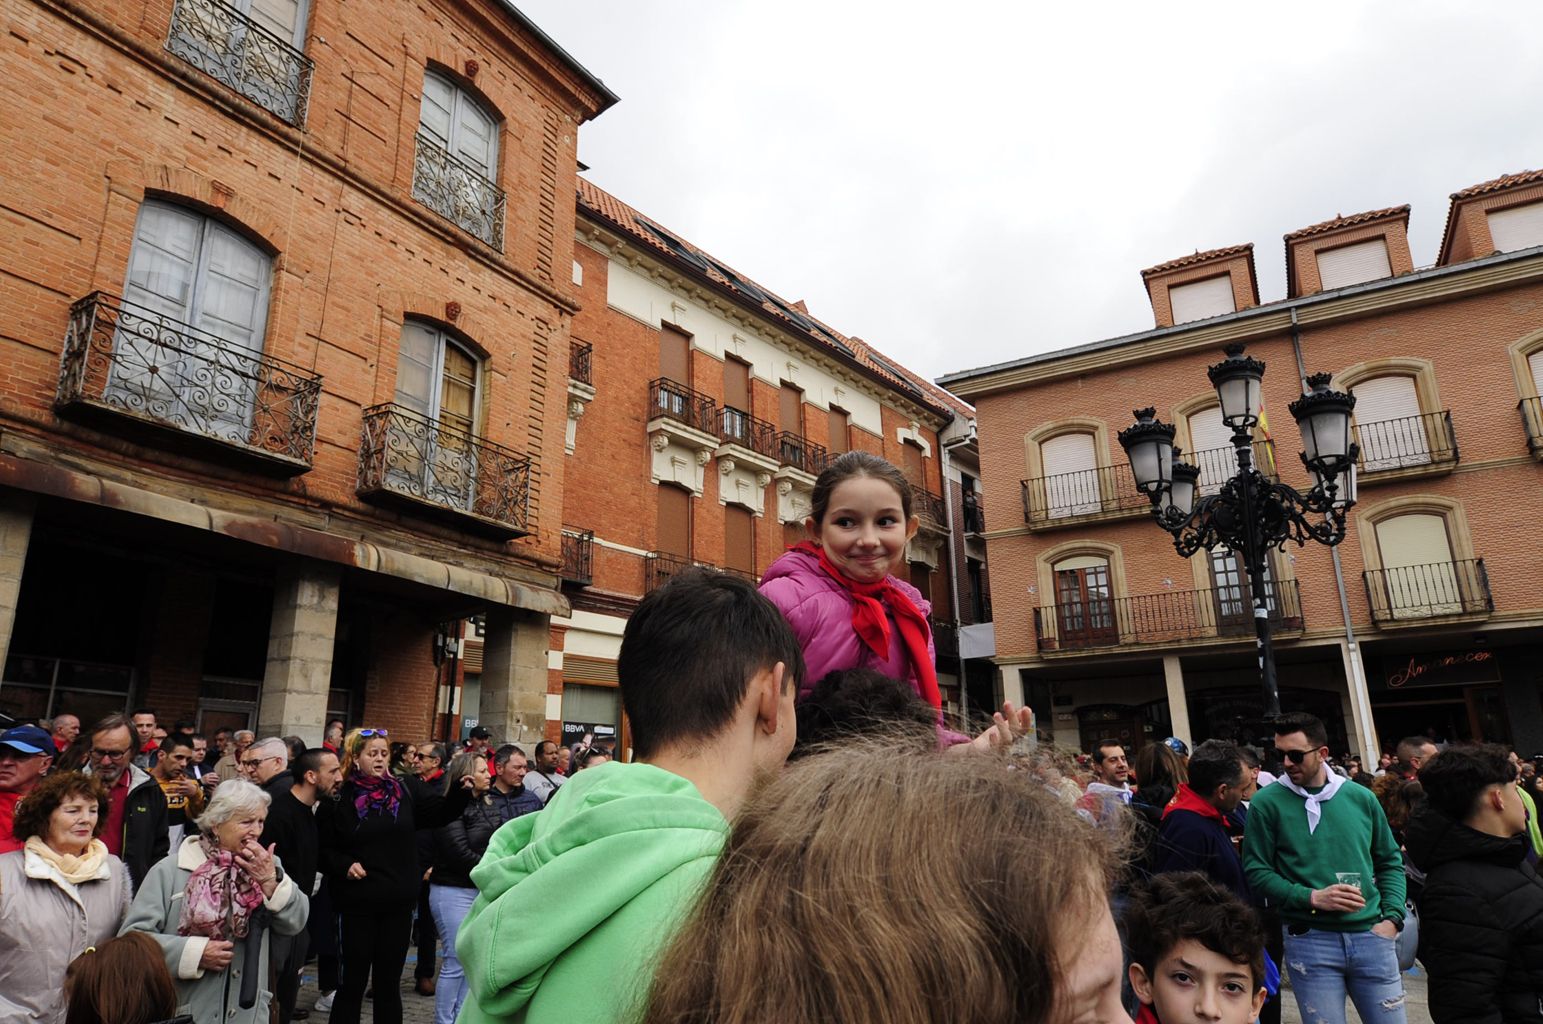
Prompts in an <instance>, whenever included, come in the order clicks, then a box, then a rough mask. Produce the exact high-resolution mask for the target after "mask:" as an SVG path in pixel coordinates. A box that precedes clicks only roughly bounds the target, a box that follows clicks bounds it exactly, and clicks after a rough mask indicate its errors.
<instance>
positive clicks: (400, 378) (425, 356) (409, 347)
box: [396, 320, 443, 419]
mask: <svg viewBox="0 0 1543 1024" xmlns="http://www.w3.org/2000/svg"><path fill="white" fill-rule="evenodd" d="M442 344H443V343H442V342H441V340H440V337H439V332H438V331H435V330H431V329H430V328H428V327H425V326H424V325H423V324H420V323H416V322H414V321H412V320H409V321H407V322H406V323H405V324H403V325H402V344H401V349H400V355H399V357H398V359H397V369H396V402H397V404H398V405H400V406H404V407H405V408H408V409H411V410H412V411H413V412H415V413H417V414H418V415H420V416H423V417H425V418H427V419H432V418H433V417H434V413H435V411H436V410H435V398H436V397H437V392H438V390H439V387H438V385H439V353H440V349H441V347H442Z"/></svg>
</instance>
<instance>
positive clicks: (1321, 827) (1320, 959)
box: [1243, 714, 1406, 1024]
mask: <svg viewBox="0 0 1543 1024" xmlns="http://www.w3.org/2000/svg"><path fill="white" fill-rule="evenodd" d="M1275 749H1276V751H1277V752H1279V754H1280V755H1281V760H1282V762H1283V763H1284V765H1285V771H1284V772H1283V774H1281V775H1280V776H1279V777H1278V778H1277V779H1276V780H1275V782H1273V783H1271V784H1270V785H1268V786H1265V787H1264V788H1263V789H1261V790H1260V791H1259V792H1258V794H1257V795H1256V796H1255V797H1254V799H1253V802H1252V803H1250V804H1249V809H1248V827H1247V828H1246V829H1245V830H1244V833H1243V873H1244V875H1245V876H1246V877H1247V879H1248V886H1249V889H1250V890H1252V892H1253V894H1254V897H1255V898H1256V899H1262V900H1263V901H1264V902H1265V905H1266V906H1268V907H1270V908H1271V909H1273V910H1275V911H1277V912H1278V913H1279V914H1280V916H1281V920H1282V921H1283V922H1284V923H1285V925H1286V937H1285V959H1286V962H1285V964H1284V965H1283V966H1284V967H1285V969H1286V970H1288V971H1289V972H1290V974H1291V989H1292V993H1293V994H1294V995H1295V996H1296V999H1297V1006H1298V1007H1299V1008H1300V1009H1301V1011H1302V1019H1303V1020H1308V1021H1313V1022H1315V1024H1344V1022H1345V998H1346V996H1347V995H1348V996H1349V998H1350V1000H1351V1001H1352V1002H1353V1003H1355V1007H1356V1011H1357V1012H1358V1013H1360V1015H1361V1020H1362V1021H1364V1022H1365V1024H1406V1017H1405V1013H1404V986H1403V979H1402V976H1401V975H1400V973H1399V970H1398V952H1397V949H1396V948H1395V947H1396V943H1395V940H1396V939H1397V936H1398V932H1399V930H1400V929H1402V928H1403V926H1404V890H1405V882H1404V860H1403V856H1402V854H1400V853H1399V849H1398V843H1397V842H1396V841H1395V840H1394V839H1393V831H1392V829H1390V828H1389V827H1388V819H1387V815H1385V814H1384V813H1383V811H1382V806H1381V805H1380V804H1378V803H1377V797H1376V796H1375V795H1373V793H1372V791H1371V790H1370V789H1367V788H1366V787H1365V786H1357V785H1355V784H1354V783H1351V782H1349V781H1348V780H1346V779H1345V778H1344V777H1343V776H1340V775H1336V774H1335V773H1334V772H1331V771H1330V770H1329V767H1328V764H1327V763H1326V759H1327V757H1328V754H1329V740H1328V734H1327V732H1326V731H1325V729H1324V727H1323V723H1322V722H1321V721H1319V720H1318V719H1317V718H1314V717H1313V716H1312V715H1303V714H1292V715H1282V716H1281V717H1280V718H1279V719H1277V720H1276V722H1275Z"/></svg>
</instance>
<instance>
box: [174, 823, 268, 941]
mask: <svg viewBox="0 0 1543 1024" xmlns="http://www.w3.org/2000/svg"><path fill="white" fill-rule="evenodd" d="M196 842H197V843H198V846H199V848H200V849H201V850H203V852H204V856H205V857H206V858H207V859H206V860H205V861H204V862H203V863H202V864H200V865H198V867H196V868H194V869H193V876H192V877H191V878H189V879H188V884H187V889H185V890H184V891H183V899H182V917H181V919H180V920H179V921H178V922H177V934H178V935H202V936H205V937H206V938H210V939H244V938H246V933H247V930H248V929H249V928H250V927H251V923H252V911H254V910H256V909H257V908H258V907H260V906H262V902H263V890H262V886H260V885H258V884H257V881H256V880H255V879H254V878H253V877H252V876H251V875H249V874H247V873H246V872H245V871H243V870H242V869H241V867H240V866H239V865H237V864H236V855H235V854H233V853H231V852H230V851H229V850H224V849H221V848H220V847H219V846H218V845H217V844H216V843H215V841H214V840H213V839H210V838H209V837H208V836H200V837H199V838H198V839H197V840H196ZM173 856H175V854H173Z"/></svg>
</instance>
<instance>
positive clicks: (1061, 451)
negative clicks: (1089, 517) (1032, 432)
mask: <svg viewBox="0 0 1543 1024" xmlns="http://www.w3.org/2000/svg"><path fill="white" fill-rule="evenodd" d="M1039 458H1040V463H1041V465H1042V467H1043V469H1044V476H1045V484H1044V488H1045V505H1046V510H1047V511H1048V513H1049V515H1050V517H1051V518H1053V519H1056V518H1062V517H1064V516H1071V515H1084V514H1087V513H1090V512H1097V511H1098V510H1099V508H1100V500H1101V494H1100V490H1099V480H1098V453H1097V448H1096V445H1095V443H1094V438H1093V435H1092V434H1085V433H1078V434H1061V435H1059V436H1057V437H1052V438H1051V439H1050V440H1048V441H1045V442H1044V443H1043V444H1041V445H1040V446H1039Z"/></svg>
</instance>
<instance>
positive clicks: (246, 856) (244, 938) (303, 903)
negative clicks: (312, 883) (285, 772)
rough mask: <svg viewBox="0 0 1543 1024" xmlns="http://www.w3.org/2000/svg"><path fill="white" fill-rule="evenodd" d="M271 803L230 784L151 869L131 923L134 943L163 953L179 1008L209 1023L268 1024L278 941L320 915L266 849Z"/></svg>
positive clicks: (246, 786)
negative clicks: (143, 940)
mask: <svg viewBox="0 0 1543 1024" xmlns="http://www.w3.org/2000/svg"><path fill="white" fill-rule="evenodd" d="M268 803H269V797H268V794H267V793H264V792H263V791H262V789H261V788H259V787H258V786H257V784H256V783H253V782H248V781H247V780H246V779H227V780H226V781H224V782H222V783H220V785H219V786H218V788H216V789H215V791H214V795H213V796H211V797H210V798H209V806H208V807H206V808H204V813H203V814H201V815H199V816H198V821H197V825H198V832H197V833H195V834H193V835H190V836H188V837H187V838H185V839H183V840H182V843H181V844H180V845H179V846H178V847H177V848H176V849H175V850H173V851H172V852H171V853H170V854H169V855H168V856H166V857H165V858H163V859H161V860H160V861H158V862H157V863H156V864H155V865H154V866H153V867H152V868H151V869H150V873H149V874H147V875H146V876H145V880H144V883H143V884H142V885H141V886H140V887H139V893H138V894H137V895H136V896H135V897H134V903H133V905H132V906H131V907H129V915H128V918H127V919H126V920H125V921H124V922H123V933H124V934H127V933H129V932H144V933H145V934H147V935H149V936H150V938H152V939H154V940H155V941H156V943H157V944H159V945H160V947H161V953H162V955H163V957H164V958H165V961H166V966H167V968H168V969H169V970H170V971H171V973H172V976H173V978H174V979H175V980H176V983H177V1001H178V1004H179V1006H181V1007H184V1008H186V1011H187V1012H189V1013H191V1014H192V1015H193V1017H194V1018H195V1019H197V1020H200V1021H216V1020H217V1021H222V1022H227V1021H235V1022H237V1024H241V1022H245V1024H265V1022H266V1021H267V1020H268V1006H269V1003H270V1002H271V1001H272V999H273V993H272V992H270V991H269V990H268V988H267V985H268V961H269V948H268V947H269V945H270V943H269V941H268V932H270V931H271V932H273V933H275V934H278V935H298V934H299V933H300V930H301V929H303V928H304V927H305V922H306V917H307V915H308V914H309V911H310V901H309V899H308V897H307V896H306V894H305V893H303V892H301V891H300V890H299V888H298V887H297V886H296V885H295V883H294V882H292V881H291V880H290V879H289V878H288V877H287V876H286V875H285V874H284V872H283V866H282V865H281V864H280V863H279V859H278V858H277V857H276V856H274V854H273V847H272V846H268V847H266V848H265V847H263V846H261V845H259V844H258V842H257V840H258V838H259V837H260V836H261V835H262V832H263V822H264V821H266V820H267V817H268ZM253 943H256V944H257V945H256V946H255V948H249V947H251V946H252V944H253ZM254 974H255V977H254V976H253V975H254ZM243 989H245V990H246V991H245V992H243ZM248 996H249V997H250V998H251V1000H252V1001H251V1002H247V1001H246V999H247V997H248ZM243 1003H246V1005H242V1004H243Z"/></svg>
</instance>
